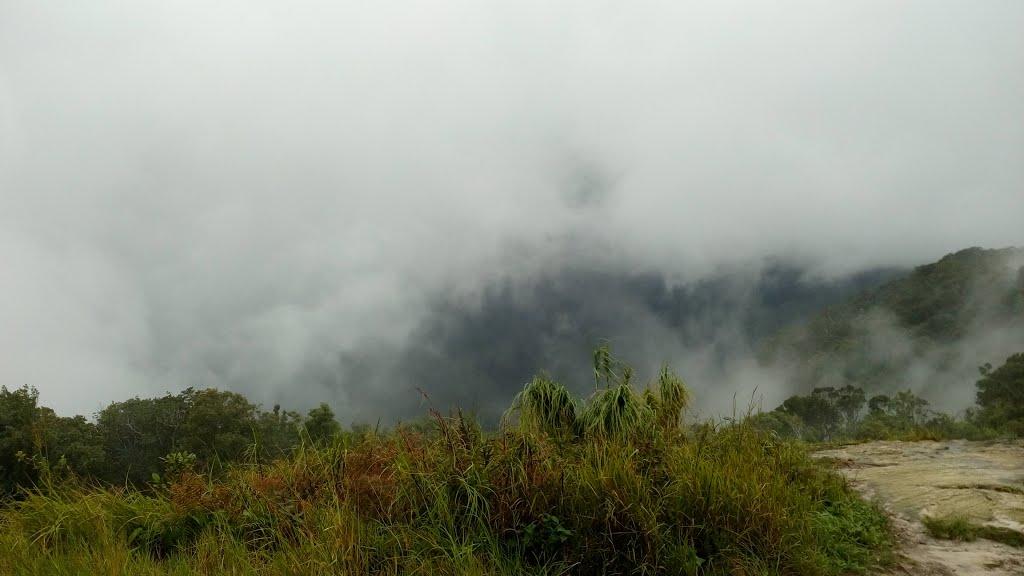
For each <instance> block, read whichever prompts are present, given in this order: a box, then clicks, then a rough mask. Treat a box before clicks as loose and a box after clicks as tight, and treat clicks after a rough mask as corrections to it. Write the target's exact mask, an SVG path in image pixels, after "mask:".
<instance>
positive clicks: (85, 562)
mask: <svg viewBox="0 0 1024 576" xmlns="http://www.w3.org/2000/svg"><path fill="white" fill-rule="evenodd" d="M630 376H631V375H630V373H629V372H626V373H624V374H623V376H622V377H618V378H613V377H612V372H611V370H610V369H608V370H605V372H604V377H605V379H606V382H605V386H604V387H603V388H601V389H599V390H598V391H597V392H596V393H595V395H594V397H593V398H591V399H590V401H589V402H587V403H586V404H585V405H579V404H578V403H577V402H575V401H574V400H573V399H572V398H571V397H570V396H569V394H568V393H567V392H566V391H565V389H564V388H562V387H560V386H558V385H557V384H554V383H552V382H550V381H548V380H546V379H544V378H537V379H535V380H534V381H533V382H531V383H530V384H529V385H528V386H527V387H526V389H524V391H523V393H522V394H520V395H519V396H518V397H517V399H516V401H515V403H514V405H513V407H512V409H511V410H510V412H509V414H508V415H507V418H506V419H505V421H503V423H502V425H501V427H500V428H499V429H498V430H497V431H494V432H490V433H485V432H484V431H483V430H481V428H480V427H479V426H478V425H477V424H476V422H475V421H474V420H473V419H471V418H467V417H464V416H462V415H461V414H455V415H453V416H449V417H443V416H442V415H440V414H438V413H434V414H433V416H434V420H433V423H434V426H433V429H432V430H427V431H422V430H421V431H415V430H411V429H402V428H399V429H397V430H395V431H392V432H389V433H386V434H368V435H367V436H366V437H364V438H360V439H358V440H343V439H341V438H339V439H337V440H336V441H335V442H334V443H333V444H332V445H327V446H319V447H313V446H307V447H303V448H301V449H299V450H297V451H296V452H295V453H294V454H293V455H292V456H291V457H290V458H287V459H283V460H279V461H277V462H274V463H272V464H269V465H260V464H257V463H253V464H250V465H238V466H234V467H232V468H230V469H229V470H228V471H227V472H226V473H224V474H222V475H218V476H217V477H215V478H214V477H211V476H208V475H204V474H200V473H197V472H195V471H193V470H191V469H190V460H189V458H188V456H187V455H172V456H169V457H168V459H167V463H168V470H167V473H166V474H165V475H164V477H163V478H160V479H159V480H157V479H154V483H153V485H151V486H149V487H147V488H145V489H143V490H134V489H110V488H102V487H98V486H90V485H89V484H88V483H86V482H82V481H63V482H48V483H45V484H44V486H42V487H40V488H38V489H36V490H34V491H32V492H30V493H28V494H27V495H26V496H25V497H24V498H23V499H21V500H20V501H16V502H11V503H9V504H8V505H6V507H4V508H0V510H2V511H0V547H2V550H3V551H4V553H3V554H0V573H2V574H38V575H53V574H68V575H70V574H105V575H117V574H125V575H129V574H130V575H136V574H160V575H165V574H183V575H184V574H295V575H299V574H302V575H307V574H310V575H317V574H388V575H390V574H395V575H398V574H652V575H653V574H682V575H686V574H751V575H761V574H765V575H767V574H807V575H828V574H847V573H856V572H861V571H864V570H866V569H867V568H869V567H870V566H872V565H874V564H876V563H877V562H878V561H880V559H882V558H883V557H884V556H885V554H886V551H887V549H888V543H889V540H890V536H889V532H888V526H887V521H886V519H885V516H884V514H883V513H882V512H880V511H879V510H878V509H876V508H875V507H874V506H873V505H871V504H869V503H866V502H864V501H863V500H861V499H860V498H859V497H858V496H857V495H856V494H855V493H854V492H853V491H851V490H850V489H849V488H848V487H847V485H846V484H845V482H844V480H843V479H842V478H841V477H839V476H838V475H836V474H835V473H833V472H832V471H831V470H830V469H829V468H827V467H826V465H824V464H822V463H818V462H815V461H814V460H813V459H811V458H810V457H809V455H808V453H807V451H806V450H805V448H803V447H801V446H800V445H798V444H795V443H791V442H782V441H779V440H777V438H776V437H773V436H771V435H769V434H766V433H764V432H761V431H758V430H756V429H754V428H753V427H750V426H747V425H745V424H743V423H729V424H723V425H719V426H712V425H710V424H709V425H703V426H700V427H694V428H689V429H684V428H682V427H681V426H680V414H681V412H682V410H683V409H684V408H685V407H686V403H687V401H688V397H687V393H686V390H685V388H684V387H683V385H682V382H681V381H679V380H678V379H677V378H675V377H674V376H673V375H671V374H670V373H668V372H667V371H666V372H663V373H662V374H661V377H660V378H659V379H658V381H657V382H656V383H655V385H654V386H653V387H652V388H650V389H648V390H647V391H646V392H645V393H644V394H639V393H637V392H635V391H634V389H633V387H632V386H631V385H630V383H629V380H630Z"/></svg>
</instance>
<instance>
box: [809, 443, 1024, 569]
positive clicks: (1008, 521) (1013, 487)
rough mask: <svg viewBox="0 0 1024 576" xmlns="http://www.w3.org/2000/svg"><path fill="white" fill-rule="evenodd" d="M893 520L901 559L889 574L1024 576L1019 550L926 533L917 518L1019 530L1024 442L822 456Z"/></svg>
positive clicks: (858, 449) (1023, 510)
mask: <svg viewBox="0 0 1024 576" xmlns="http://www.w3.org/2000/svg"><path fill="white" fill-rule="evenodd" d="M817 456H819V457H824V458H830V459H833V460H835V461H836V463H837V466H838V467H839V470H840V471H841V472H842V473H843V474H845V475H846V477H847V478H849V479H850V481H851V483H852V484H853V485H854V486H855V487H856V488H857V489H858V490H860V491H861V492H862V493H863V494H865V495H866V496H868V497H869V498H873V499H876V500H877V501H879V502H880V503H881V504H882V505H883V506H884V507H885V508H886V509H887V510H888V511H889V512H890V513H891V514H892V516H893V521H894V525H895V526H896V527H897V529H898V531H899V533H900V539H901V541H902V542H901V543H902V547H901V550H900V556H901V559H900V562H899V564H898V566H897V567H896V568H894V569H893V570H892V571H891V572H890V573H891V574H915V575H917V574H920V575H925V576H939V575H941V576H946V575H962V576H1024V550H1022V549H1018V548H1012V547H1010V546H1005V545H1003V544H998V543H995V542H990V541H988V540H977V541H975V542H951V541H947V540H937V539H935V538H932V537H931V536H929V535H928V533H927V532H926V531H925V529H924V526H923V525H922V524H921V522H920V518H921V516H943V515H946V514H965V515H967V516H969V517H971V518H972V519H973V520H974V521H976V522H979V523H983V524H992V525H996V526H1004V527H1007V528H1011V529H1014V530H1018V531H1022V532H1024V444H1022V443H982V442H967V441H963V440H954V441H947V442H869V443H866V444H859V445H852V446H844V447H842V448H837V449H833V450H825V451H821V452H819V453H818V454H817Z"/></svg>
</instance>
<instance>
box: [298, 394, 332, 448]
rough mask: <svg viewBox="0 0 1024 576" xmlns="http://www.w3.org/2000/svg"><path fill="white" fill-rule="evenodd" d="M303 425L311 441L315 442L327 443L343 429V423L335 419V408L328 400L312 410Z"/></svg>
mask: <svg viewBox="0 0 1024 576" xmlns="http://www.w3.org/2000/svg"><path fill="white" fill-rule="evenodd" d="M302 426H303V430H305V433H306V435H308V437H309V439H310V441H312V442H313V443H315V444H324V443H327V442H329V441H330V440H331V439H333V438H334V435H335V434H337V433H338V432H340V431H341V424H339V423H338V421H337V420H335V419H334V410H331V407H330V406H328V405H327V403H326V402H321V403H320V405H319V406H317V407H316V408H313V409H312V410H310V411H309V414H308V415H307V416H306V420H305V422H303V423H302Z"/></svg>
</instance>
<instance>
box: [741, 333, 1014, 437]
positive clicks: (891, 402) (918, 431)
mask: <svg viewBox="0 0 1024 576" xmlns="http://www.w3.org/2000/svg"><path fill="white" fill-rule="evenodd" d="M979 370H980V372H981V375H982V379H981V380H978V381H977V382H976V384H975V385H976V387H977V391H978V393H977V399H978V400H977V406H976V407H975V408H972V409H969V410H967V411H966V412H965V414H964V415H963V416H961V417H954V416H950V415H948V414H943V413H939V412H935V411H932V410H930V409H929V407H928V401H927V400H925V399H924V398H921V397H919V396H917V395H916V394H914V393H913V392H911V391H910V390H903V391H901V392H897V393H896V394H895V395H892V396H889V395H886V394H877V395H875V396H872V397H871V398H870V399H865V397H866V394H865V393H864V390H862V389H861V388H859V387H856V386H851V385H847V386H845V387H843V388H839V389H836V388H831V387H822V388H815V389H814V390H813V391H812V392H811V393H810V394H808V395H806V396H800V395H796V396H791V397H790V398H787V399H786V400H785V401H784V402H783V403H782V404H781V405H780V406H779V407H777V408H776V409H775V410H774V411H772V412H764V413H759V414H755V415H752V416H751V417H749V418H748V423H749V424H750V425H752V426H754V427H755V428H758V429H761V430H764V431H768V432H772V433H774V434H775V435H777V436H779V437H782V438H794V439H798V440H804V441H808V442H835V441H857V440H897V439H903V440H924V439H931V440H939V439H943V438H966V439H969V440H989V439H993V438H997V437H1000V436H1005V437H1010V436H1022V435H1024V353H1020V354H1014V355H1012V356H1010V357H1009V358H1007V359H1006V362H1005V363H1004V364H1003V365H1002V366H1000V367H999V368H996V369H993V368H992V366H990V365H985V366H982V367H981V368H980V369H979ZM865 408H866V410H865Z"/></svg>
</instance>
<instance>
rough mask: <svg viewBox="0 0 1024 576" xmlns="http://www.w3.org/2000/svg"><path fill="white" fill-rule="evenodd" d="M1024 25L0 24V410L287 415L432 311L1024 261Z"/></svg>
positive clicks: (381, 9)
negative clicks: (354, 355) (649, 274)
mask: <svg viewBox="0 0 1024 576" xmlns="http://www.w3.org/2000/svg"><path fill="white" fill-rule="evenodd" d="M1022 30H1024V2H1021V1H1020V0H1004V1H997V0H987V1H985V2H978V1H974V0H963V1H958V2H953V1H940V0H922V1H914V2H911V1H893V0H876V1H859V2H842V3H840V2H820V1H812V0H806V1H790V2H771V3H765V2H731V1H714V2H710V1H709V2H703V3H693V2H684V1H680V0H671V1H665V2H657V1H650V2H622V1H620V2H611V1H605V0H579V1H552V0H517V1H515V2H507V1H505V2H498V1H492V0H433V1H430V2H426V1H418V2H417V1H399V0H375V1H373V2H336V1H335V2H327V1H305V2H268V1H263V0H244V1H241V0H237V1H216V2H210V1H204V2H199V1H179V2H144V1H140V0H121V1H116V0H93V1H90V2H81V1H58V0H49V1H46V2H39V1H37V0H25V1H19V0H0V350H2V358H3V360H2V361H0V384H5V385H7V386H9V387H13V386H20V385H22V384H30V385H34V386H36V387H38V388H39V389H40V391H41V395H42V401H43V403H45V404H47V405H50V406H53V407H54V408H55V409H57V410H58V412H62V413H89V412H92V411H94V410H96V409H97V408H99V407H101V406H102V405H103V404H105V403H106V402H109V401H110V400H114V399H123V398H126V397H129V396H132V395H135V394H141V395H148V394H155V393H159V392H161V391H163V390H167V389H173V390H176V389H180V388H181V387H183V386H187V385H189V384H193V385H223V386H230V387H234V388H236V389H240V390H243V391H246V392H247V393H250V394H251V395H253V396H254V398H255V399H257V400H258V399H261V398H263V397H269V396H268V395H269V394H270V393H271V389H276V390H279V389H280V388H281V387H282V386H285V387H287V386H295V385H300V384H299V383H296V382H297V381H296V379H295V375H296V374H299V373H301V371H302V369H303V367H304V366H306V365H307V364H308V363H309V362H310V361H313V360H315V359H317V358H323V357H329V356H330V355H332V354H336V353H337V351H338V350H344V349H346V348H349V347H352V346H354V345H356V344H357V343H361V342H366V341H368V340H369V341H372V340H373V339H395V338H401V337H402V335H404V334H405V333H406V332H407V331H408V330H410V329H411V326H412V325H413V324H414V323H415V322H416V319H417V317H418V316H417V315H418V314H421V313H422V310H423V303H424V301H425V299H427V298H428V297H429V295H430V293H431V291H432V290H438V289H440V288H442V287H448V288H451V289H464V290H466V291H467V292H472V290H473V288H474V287H475V286H478V285H479V284H480V283H481V282H486V281H487V279H488V278H493V277H494V276H496V275H499V274H502V273H520V272H521V273H527V272H526V271H528V270H531V269H533V268H532V267H535V266H537V265H544V263H545V262H547V261H548V260H549V258H551V257H552V256H551V254H552V253H553V251H554V250H556V248H554V247H557V246H559V245H560V244H559V243H560V241H561V239H565V238H575V239H577V240H576V241H580V239H582V242H583V245H585V246H594V247H595V248H594V250H593V252H594V253H593V254H587V253H584V254H582V255H581V257H586V258H593V259H594V260H595V262H611V261H614V262H616V263H617V265H619V266H630V267H657V268H660V269H663V270H666V271H667V272H670V273H678V274H682V275H685V276H687V277H690V278H693V277H699V276H700V275H701V274H704V273H706V272H707V271H708V270H709V269H711V268H712V267H713V266H715V265H718V264H720V263H723V262H742V261H745V260H748V259H755V258H759V257H762V256H764V255H767V254H796V255H799V256H801V257H803V258H811V259H815V260H817V261H819V262H823V263H824V264H823V265H822V266H823V270H824V271H825V272H836V271H849V270H854V269H858V268H861V267H864V266H869V265H876V264H914V263H920V262H925V261H931V260H934V259H936V258H938V257H940V256H942V255H943V254H945V253H948V252H951V251H954V250H957V249H960V248H963V247H967V246H974V245H979V246H986V247H999V246H1006V245H1019V244H1024V232H1022V230H1024V228H1022V224H1021V220H1022V216H1024V108H1022V106H1024V105H1022V102H1024V34H1021V31H1022Z"/></svg>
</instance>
